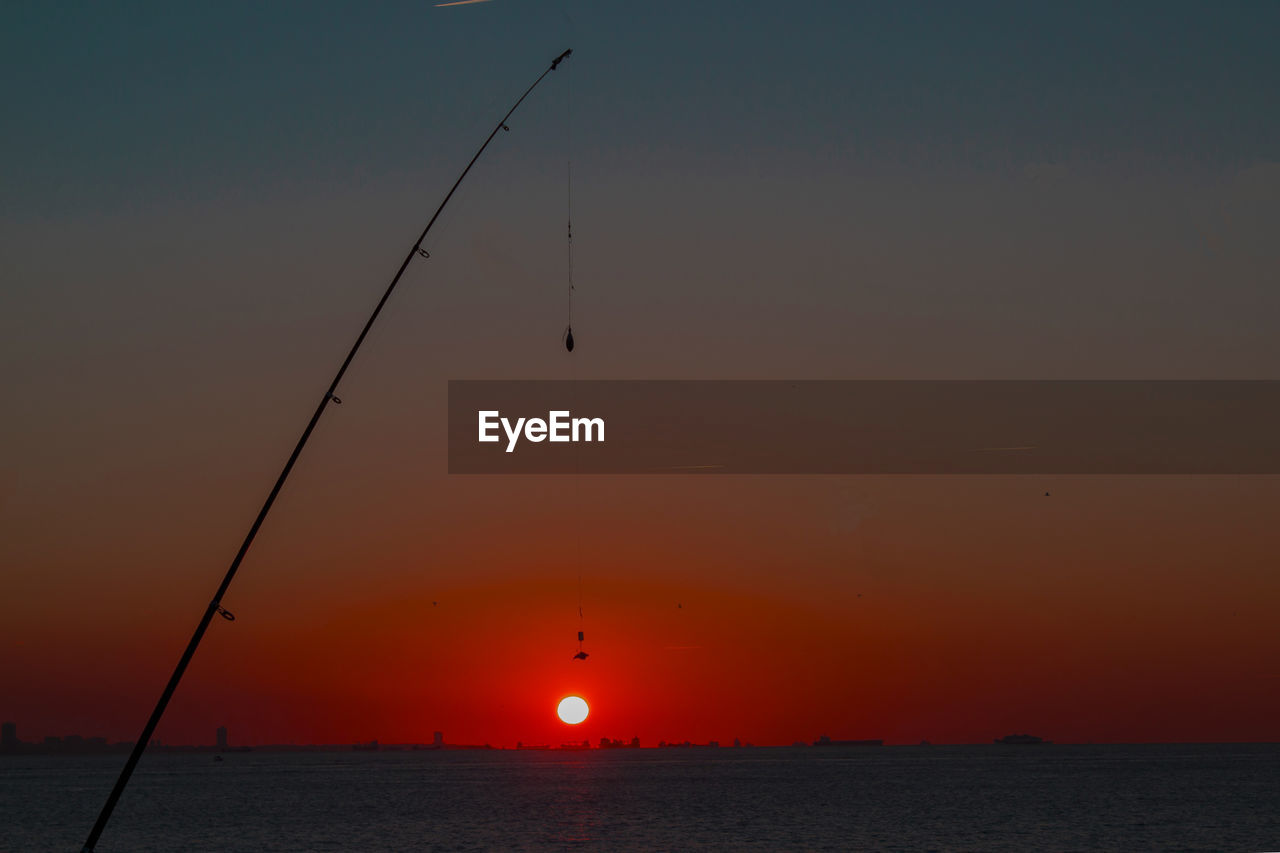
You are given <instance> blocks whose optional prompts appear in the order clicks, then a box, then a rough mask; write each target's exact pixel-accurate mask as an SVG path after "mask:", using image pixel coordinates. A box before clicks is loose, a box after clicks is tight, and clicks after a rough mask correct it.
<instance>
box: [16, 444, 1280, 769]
mask: <svg viewBox="0 0 1280 853" xmlns="http://www.w3.org/2000/svg"><path fill="white" fill-rule="evenodd" d="M311 472H312V473H314V472H315V469H314V468H313V469H311ZM300 481H301V483H302V484H307V483H310V485H311V486H312V491H311V492H310V493H309V494H308V493H302V492H298V493H294V494H292V495H287V496H286V497H287V498H289V499H288V500H284V501H282V504H281V512H280V513H279V517H278V518H274V517H273V521H274V522H275V526H274V527H273V528H272V530H271V531H269V532H268V533H264V535H263V537H262V539H261V540H260V544H259V547H258V548H257V549H256V550H255V551H254V552H253V554H252V556H251V557H250V559H249V560H248V561H246V563H245V565H244V568H243V570H242V575H241V577H240V578H239V579H238V580H237V582H236V584H235V586H233V588H232V592H231V594H230V595H229V596H228V597H227V599H226V604H227V606H228V607H229V609H231V610H232V611H234V612H235V613H236V614H237V617H238V618H237V621H236V622H234V623H225V622H223V621H221V620H216V621H215V624H214V626H213V629H212V630H211V632H210V633H209V635H208V636H207V638H206V640H205V642H204V645H203V646H202V648H201V650H200V652H199V654H198V656H197V658H196V661H195V663H194V665H193V666H192V668H191V669H190V671H189V672H188V675H187V678H186V680H185V682H184V683H183V685H182V687H181V689H180V691H179V693H178V696H177V698H176V699H175V701H174V703H173V705H172V706H171V708H170V710H169V713H168V716H167V717H166V719H165V721H164V723H163V724H162V726H161V729H160V733H159V737H160V738H161V740H164V741H166V742H208V741H210V740H211V738H212V730H213V728H214V727H215V726H217V725H227V726H228V727H229V728H230V729H231V731H232V737H233V740H236V741H239V742H246V743H265V742H288V741H297V742H339V743H345V742H353V741H355V740H368V739H373V738H377V739H379V740H381V741H382V742H407V741H429V740H430V738H431V733H432V731H434V730H436V729H440V730H443V731H444V732H445V734H446V738H447V739H448V740H449V741H450V742H455V743H468V742H489V743H493V744H495V745H508V746H510V745H514V744H515V743H516V741H518V740H522V741H524V742H526V743H561V742H565V741H568V740H581V739H584V738H586V739H590V740H592V741H593V742H594V741H597V740H598V739H599V738H600V737H601V736H607V737H618V738H628V739H629V738H630V737H632V736H633V735H638V736H639V737H640V738H641V739H642V741H643V742H645V743H647V744H655V743H657V741H659V740H685V739H689V740H693V741H706V740H710V739H717V740H719V741H721V742H722V743H727V742H731V741H732V740H733V738H735V737H740V738H742V739H743V740H747V741H752V742H754V743H757V744H765V743H790V742H791V741H793V740H796V739H800V740H812V739H814V738H816V737H817V736H818V735H819V734H823V733H828V734H830V735H831V736H833V737H883V738H885V739H886V740H889V741H890V742H907V743H912V742H916V741H918V740H920V739H922V738H928V739H930V740H931V741H933V742H935V743H941V742H974V741H987V740H989V739H990V738H992V737H995V736H998V735H1001V734H1006V733H1009V732H1011V731H1031V732H1034V733H1038V734H1041V735H1042V736H1045V737H1050V738H1053V739H1054V740H1058V741H1085V740H1093V741H1153V740H1270V739H1274V738H1275V737H1276V734H1277V733H1276V730H1275V720H1276V719H1277V714H1276V712H1277V711H1278V710H1280V667H1278V666H1277V665H1276V663H1277V661H1280V641H1277V639H1276V634H1275V632H1274V631H1273V630H1271V629H1270V628H1269V627H1268V622H1269V618H1270V614H1271V613H1272V612H1273V610H1274V607H1273V604H1274V602H1275V601H1276V600H1277V592H1278V589H1277V587H1278V586H1280V579H1277V575H1276V573H1275V572H1274V570H1273V568H1272V560H1273V555H1274V553H1276V546H1277V545H1278V544H1280V542H1278V541H1277V537H1278V534H1277V533H1276V532H1275V531H1274V528H1273V527H1272V526H1271V524H1270V519H1269V517H1268V515H1267V513H1266V511H1265V510H1266V507H1267V506H1274V505H1275V499H1276V488H1277V486H1278V485H1280V484H1278V483H1277V481H1276V479H1275V478H1251V479H1244V478H1237V479H1230V478H1146V479H1142V478H1131V479H1105V478H1058V479H1055V480H1044V481H1041V480H1036V479H1034V478H987V479H983V478H951V479H946V478H861V479H859V478H836V477H825V478H824V477H811V478H785V477H652V478H646V477H633V478H595V479H593V478H583V479H580V480H578V479H574V478H570V477H560V478H544V477H528V478H519V477H507V478H502V477H475V478H465V477H452V478H450V477H438V478H436V479H435V481H434V483H433V486H432V488H433V494H432V496H431V497H430V498H425V497H424V495H422V494H420V493H415V492H414V491H413V490H407V491H406V492H405V493H404V494H403V495H401V496H398V497H397V498H394V499H393V498H392V497H390V496H385V497H384V502H383V503H382V504H381V505H380V506H379V507H378V508H376V509H375V508H366V510H365V511H363V512H361V511H359V510H356V511H354V512H353V511H348V510H346V509H345V508H344V505H343V504H342V502H341V500H339V499H340V498H341V497H342V496H343V493H344V491H345V489H347V488H350V487H351V483H350V482H347V483H345V484H344V483H341V482H334V481H318V480H315V479H313V478H312V477H311V476H310V475H304V476H303V477H301V478H300ZM436 489H438V491H434V490H436ZM1046 489H1048V490H1049V491H1051V492H1052V496H1051V497H1048V498H1046V497H1044V496H1043V492H1044V491H1045V490H1046ZM103 512H104V513H106V514H108V515H111V514H112V513H111V511H110V509H109V508H108V507H104V508H103ZM156 512H157V513H158V514H160V516H161V517H167V516H173V517H168V518H167V523H168V524H169V525H180V524H182V523H184V522H183V521H181V519H185V525H186V527H185V529H174V527H170V528H169V530H168V532H167V535H161V536H158V537H155V539H154V541H150V542H148V543H147V544H146V545H145V546H144V545H141V544H139V542H138V541H136V540H131V539H129V538H128V536H127V535H126V534H125V533H124V532H121V533H120V534H119V535H118V536H117V538H115V539H112V538H110V537H109V536H107V535H106V534H105V532H104V533H103V534H101V535H97V536H95V538H92V539H89V538H86V539H82V540H71V539H68V538H64V537H57V541H58V542H59V543H60V546H59V548H58V549H55V551H56V553H58V554H59V555H60V556H61V558H62V559H65V560H68V561H75V562H77V563H78V564H79V565H80V566H81V568H79V569H78V570H77V571H76V573H75V574H74V575H71V574H64V575H63V577H62V578H61V579H59V580H58V581H57V582H56V583H57V585H58V586H59V588H58V589H57V590H54V589H52V588H50V587H51V584H49V582H48V581H51V580H52V579H53V576H52V575H51V576H49V577H48V580H45V579H42V578H41V577H40V576H39V575H38V574H35V573H32V574H27V575H21V576H19V577H18V578H17V579H16V583H17V584H18V585H19V587H20V589H21V590H22V591H24V592H25V593H26V600H27V601H28V602H30V604H29V606H27V607H25V608H22V609H20V610H19V611H18V612H16V613H12V614H10V615H9V617H8V618H7V620H6V622H5V623H4V626H3V629H2V630H3V632H4V635H3V636H4V639H5V643H4V645H5V648H6V650H7V652H8V653H7V654H6V655H5V656H4V658H3V663H0V666H2V667H3V680H4V683H6V684H11V685H12V684H20V685H22V686H23V687H22V689H21V690H20V691H17V692H9V693H8V696H7V699H8V702H7V704H6V707H5V709H4V716H5V718H6V719H9V718H13V719H15V720H16V721H18V723H19V727H20V733H21V735H22V736H24V737H26V738H35V737H39V736H42V735H44V734H68V733H72V732H79V733H82V734H86V735H89V734H105V735H107V736H109V737H111V738H113V739H130V738H132V737H134V736H135V734H136V729H137V728H139V727H140V724H141V721H142V719H143V717H144V716H145V713H146V711H147V709H148V708H149V707H150V703H151V702H152V701H154V698H155V696H156V695H157V693H158V691H159V688H160V686H161V685H162V683H163V680H164V678H165V677H166V675H167V673H168V671H169V669H170V668H171V666H172V664H173V662H174V661H175V660H176V656H177V654H178V652H179V651H180V650H181V646H182V644H183V643H184V642H185V640H186V637H187V634H188V632H189V631H190V628H191V626H192V625H193V622H194V619H195V618H196V617H197V616H198V614H199V609H200V606H201V605H200V602H201V601H202V600H204V596H207V595H208V594H209V592H210V591H211V589H212V586H213V585H214V584H215V583H216V580H217V577H218V576H219V574H220V572H221V567H220V566H219V565H218V563H217V562H216V561H214V560H213V559H211V558H209V557H205V558H203V559H202V560H201V561H200V566H199V568H198V570H197V569H196V567H194V566H183V567H182V568H181V570H180V571H179V570H178V568H176V566H177V565H178V564H179V561H181V560H183V559H185V557H184V555H185V554H189V553H199V552H200V551H201V550H202V548H203V547H204V546H205V545H206V544H207V543H206V542H205V541H203V540H205V539H217V538H221V539H222V540H223V541H222V542H220V543H217V544H218V545H219V547H218V548H217V549H215V550H216V551H220V552H222V553H225V552H226V550H227V548H228V543H229V542H230V541H231V540H232V539H234V536H228V535H227V534H230V533H232V531H231V530H230V529H229V528H230V527H231V525H230V521H231V520H232V519H224V520H223V522H220V523H218V524H214V523H211V522H210V521H209V519H208V518H206V517H200V516H189V515H185V514H183V513H180V512H172V511H169V510H166V509H165V508H163V507H157V509H156ZM135 523H137V522H135ZM219 528H221V529H219ZM215 533H216V534H217V535H216V536H215V535H214V534H215ZM27 535H28V536H29V537H30V538H31V539H32V540H33V544H34V540H37V539H39V538H40V536H39V534H38V531H29V532H28V534H27ZM11 544H14V543H11ZM47 544H48V541H47V540H46V545H47ZM46 553H47V552H46ZM85 566H89V567H91V568H84V567H85ZM579 572H581V574H582V577H583V595H584V611H585V626H584V627H585V630H586V634H587V643H586V648H587V650H588V651H589V652H590V653H591V658H590V659H589V660H588V661H586V662H585V663H583V662H574V661H571V660H570V656H571V655H572V653H573V652H574V651H575V650H576V637H575V632H576V631H577V627H578V626H577V614H576V607H577V589H576V579H577V575H578V573H579ZM68 577H74V578H75V580H76V582H75V584H72V585H68V584H67V583H66V579H67V578H68ZM433 601H434V602H437V603H436V604H434V605H433V603H432V602H433ZM567 693H578V694H580V695H583V696H584V697H586V698H587V699H588V701H589V702H590V703H591V706H592V714H591V717H590V718H589V719H588V720H587V722H586V723H584V724H582V725H581V726H578V727H569V726H565V725H564V724H561V723H559V722H558V721H557V720H556V718H555V716H554V708H555V704H556V702H557V701H558V699H559V698H560V697H562V696H563V695H565V694H567Z"/></svg>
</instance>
